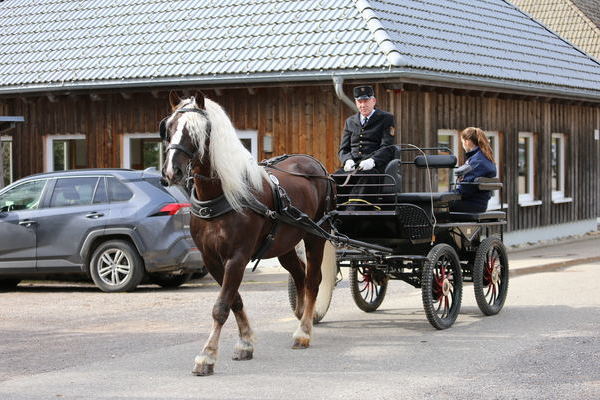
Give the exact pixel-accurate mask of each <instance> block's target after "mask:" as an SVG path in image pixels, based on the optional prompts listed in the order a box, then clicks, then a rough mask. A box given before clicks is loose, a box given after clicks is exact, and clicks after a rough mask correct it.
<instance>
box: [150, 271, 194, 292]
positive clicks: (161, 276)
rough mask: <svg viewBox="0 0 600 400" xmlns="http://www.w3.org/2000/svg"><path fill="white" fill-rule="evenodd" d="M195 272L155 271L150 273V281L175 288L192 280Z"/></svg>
mask: <svg viewBox="0 0 600 400" xmlns="http://www.w3.org/2000/svg"><path fill="white" fill-rule="evenodd" d="M192 275H193V273H191V272H190V273H187V274H186V273H183V274H182V273H176V272H155V273H153V274H150V275H149V278H150V282H152V283H154V284H156V285H158V286H161V287H164V288H175V287H178V286H181V285H183V284H184V283H186V282H187V281H189V280H190V278H191V277H192Z"/></svg>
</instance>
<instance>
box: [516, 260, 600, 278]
mask: <svg viewBox="0 0 600 400" xmlns="http://www.w3.org/2000/svg"><path fill="white" fill-rule="evenodd" d="M596 261H600V257H586V258H576V259H574V260H568V261H560V262H556V263H550V264H543V265H535V266H532V267H523V268H517V269H513V270H510V267H509V271H510V272H509V274H510V275H509V276H510V277H514V276H520V275H528V274H536V273H540V272H552V271H557V270H560V269H562V268H566V267H572V266H574V265H579V264H587V263H592V262H596Z"/></svg>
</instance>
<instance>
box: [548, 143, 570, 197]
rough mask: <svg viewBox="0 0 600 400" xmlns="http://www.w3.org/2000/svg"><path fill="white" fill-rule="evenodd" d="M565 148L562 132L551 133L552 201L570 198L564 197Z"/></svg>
mask: <svg viewBox="0 0 600 400" xmlns="http://www.w3.org/2000/svg"><path fill="white" fill-rule="evenodd" d="M566 148H567V142H566V136H565V135H564V134H562V133H553V134H552V149H551V154H550V162H551V166H550V169H551V175H552V176H551V178H552V201H560V200H570V199H567V198H566V197H565V162H566V159H565V157H566Z"/></svg>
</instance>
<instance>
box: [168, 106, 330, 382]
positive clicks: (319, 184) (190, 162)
mask: <svg viewBox="0 0 600 400" xmlns="http://www.w3.org/2000/svg"><path fill="white" fill-rule="evenodd" d="M171 104H172V107H173V113H172V115H171V116H170V117H168V118H166V119H165V120H163V122H162V123H161V136H162V138H163V140H164V141H165V144H166V145H167V150H166V157H165V164H164V166H163V171H162V173H163V177H164V178H165V179H166V181H167V182H168V183H169V184H181V183H184V182H185V180H186V179H188V178H193V183H194V186H193V191H194V193H193V195H194V196H193V197H195V199H197V200H199V201H200V202H203V201H210V200H214V199H218V198H219V197H220V196H223V197H224V198H225V199H226V203H229V205H230V207H231V209H230V211H229V212H224V213H223V214H221V215H215V216H214V217H211V216H209V217H208V218H207V217H206V216H205V215H204V216H202V215H198V213H193V215H192V219H191V224H190V230H191V234H192V237H193V238H194V241H195V242H196V244H197V246H198V248H199V249H200V251H201V252H202V254H203V256H204V261H205V264H206V267H207V269H208V271H209V272H210V274H211V275H212V276H213V278H214V279H215V280H216V281H217V282H218V283H219V284H220V285H221V291H220V293H219V296H218V298H217V301H216V302H215V305H214V307H213V312H212V316H213V320H214V322H213V327H212V330H211V332H210V335H209V338H208V341H207V342H206V344H205V345H204V348H203V349H202V353H201V354H200V355H198V356H196V358H195V366H194V369H193V373H194V374H196V375H210V374H212V373H213V372H214V364H215V362H216V358H217V350H218V345H219V336H220V333H221V329H222V326H223V324H224V323H225V321H226V320H227V317H228V316H229V313H230V311H233V314H234V315H235V319H236V321H237V324H238V328H239V340H238V342H237V344H236V345H235V349H234V355H233V359H234V360H249V359H251V358H252V355H253V351H254V346H253V344H254V336H253V332H252V329H251V328H250V324H249V322H248V317H247V316H246V313H245V311H244V306H243V303H242V298H241V296H240V294H239V292H238V289H239V287H240V283H241V281H242V277H243V274H244V270H245V268H246V265H247V264H248V263H249V261H250V260H251V258H252V257H253V256H255V255H256V254H257V252H258V251H259V249H260V248H261V247H262V244H263V243H264V241H265V238H266V237H267V236H268V235H269V234H273V231H272V227H273V223H274V219H272V218H269V217H266V216H263V215H259V213H257V212H255V211H252V210H250V209H249V208H248V207H247V205H248V202H249V201H252V199H253V198H254V199H256V200H258V201H259V202H261V203H263V204H264V205H266V206H267V207H268V208H269V209H271V210H272V209H273V207H274V202H275V200H274V199H273V192H272V190H273V185H274V184H273V182H272V181H277V180H278V181H279V183H280V184H281V186H282V187H283V188H284V189H285V191H286V192H287V194H288V196H289V198H290V199H291V201H292V205H293V206H295V207H296V208H298V209H300V210H301V211H303V212H304V213H305V214H307V215H308V216H309V217H310V218H312V219H313V220H318V219H319V218H321V217H322V216H323V215H324V214H325V213H326V212H327V211H329V210H330V209H331V208H332V206H333V204H332V199H334V198H335V194H334V193H332V192H331V188H330V186H329V182H328V180H327V179H316V177H317V176H321V177H326V176H327V171H326V170H325V168H324V167H323V165H322V164H321V163H320V162H318V161H317V160H315V159H313V158H312V157H309V156H305V155H295V156H291V157H289V158H287V159H286V160H284V161H282V162H280V163H278V164H277V167H278V169H272V170H269V174H271V175H273V176H275V177H276V178H275V179H274V178H272V177H269V175H268V174H267V171H266V170H265V168H263V167H260V166H259V165H258V164H257V163H256V161H255V160H254V159H253V158H252V156H251V155H250V153H249V152H248V151H247V150H246V149H245V148H244V146H243V145H242V143H241V142H240V141H239V139H238V137H237V135H236V133H235V129H234V127H233V125H232V123H231V121H230V120H229V118H228V116H227V114H226V113H225V112H224V111H223V109H222V108H221V107H220V106H219V105H218V104H217V103H215V102H213V101H211V100H210V99H204V98H202V97H199V98H198V101H197V100H196V99H195V98H194V97H191V98H189V99H185V100H182V101H180V102H179V104H177V105H174V102H173V99H171ZM281 170H285V171H289V172H291V173H288V172H282V171H281ZM301 175H304V176H301ZM226 203H225V204H226ZM221 204H223V203H221ZM194 214H196V215H194ZM275 232H276V233H275V240H274V241H272V244H271V246H270V247H268V250H266V253H264V254H262V255H261V257H262V258H271V257H278V259H279V261H280V263H281V265H282V266H283V267H284V268H285V269H287V270H288V271H289V272H290V274H291V275H292V277H293V279H294V282H295V284H296V290H297V302H296V309H295V314H296V316H297V317H298V318H299V319H300V322H299V326H298V328H297V329H296V331H295V332H294V334H293V339H294V341H293V346H292V347H293V348H294V349H303V348H307V347H308V346H309V344H310V337H311V331H312V327H313V314H314V311H315V299H316V297H317V292H318V289H319V283H320V282H321V276H322V275H321V263H322V259H323V253H324V245H325V240H324V239H323V238H321V237H318V236H315V235H313V234H309V233H307V232H306V231H304V230H302V229H299V228H297V227H294V226H291V225H289V224H284V223H279V224H278V227H277V230H276V231H275ZM301 240H304V244H305V248H306V259H307V265H306V266H305V265H304V263H303V262H302V261H301V260H300V258H299V257H298V254H297V252H296V250H295V246H296V245H297V244H298V243H299V242H300V241H301ZM333 265H334V266H335V263H333ZM334 276H335V273H334Z"/></svg>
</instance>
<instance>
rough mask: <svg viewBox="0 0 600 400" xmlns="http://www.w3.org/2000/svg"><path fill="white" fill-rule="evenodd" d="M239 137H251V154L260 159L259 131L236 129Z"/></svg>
mask: <svg viewBox="0 0 600 400" xmlns="http://www.w3.org/2000/svg"><path fill="white" fill-rule="evenodd" d="M235 133H236V134H237V137H238V139H240V140H242V139H250V149H251V150H250V154H252V157H254V159H255V160H257V161H258V131H256V130H252V129H247V130H238V129H236V130H235Z"/></svg>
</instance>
